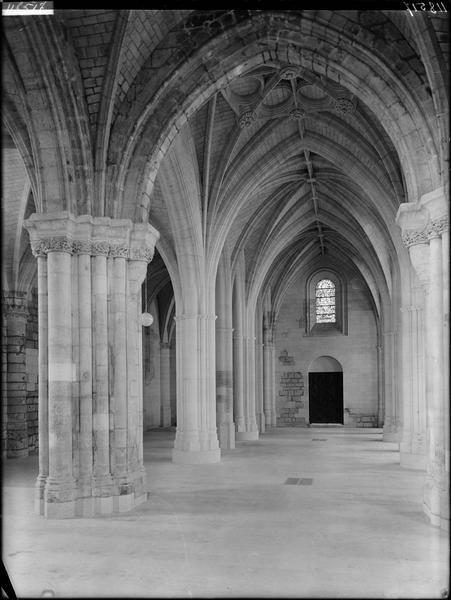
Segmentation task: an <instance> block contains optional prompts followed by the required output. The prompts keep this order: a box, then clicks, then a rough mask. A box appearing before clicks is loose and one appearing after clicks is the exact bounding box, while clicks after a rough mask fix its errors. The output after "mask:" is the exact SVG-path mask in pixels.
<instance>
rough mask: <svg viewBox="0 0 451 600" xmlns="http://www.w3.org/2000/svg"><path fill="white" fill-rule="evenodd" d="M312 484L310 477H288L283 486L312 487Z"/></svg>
mask: <svg viewBox="0 0 451 600" xmlns="http://www.w3.org/2000/svg"><path fill="white" fill-rule="evenodd" d="M312 483H313V479H312V478H311V477H288V479H287V480H286V481H285V485H312Z"/></svg>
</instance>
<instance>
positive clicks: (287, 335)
mask: <svg viewBox="0 0 451 600" xmlns="http://www.w3.org/2000/svg"><path fill="white" fill-rule="evenodd" d="M305 281H306V280H305V278H304V279H303V278H300V279H299V280H298V281H297V282H296V283H295V284H294V285H293V286H292V287H291V288H290V289H289V290H288V291H287V294H286V297H285V299H284V302H283V304H282V306H281V310H280V312H279V315H278V320H277V322H276V327H275V335H274V341H275V369H276V374H275V376H276V388H277V389H276V397H277V400H276V402H277V406H276V411H277V424H278V425H280V426H287V425H288V424H291V426H296V427H298V426H304V425H308V424H309V423H310V419H309V388H308V373H309V368H310V365H311V364H312V363H313V361H315V360H316V359H317V358H319V357H321V356H331V357H333V358H334V359H336V360H337V361H338V362H339V363H340V365H341V366H342V369H343V408H344V414H343V418H344V421H343V422H344V425H345V426H346V425H348V426H351V427H376V426H377V414H378V384H377V354H376V353H377V349H376V347H377V333H376V324H375V318H374V314H373V312H372V308H371V305H370V303H369V301H368V299H367V297H366V295H365V293H364V291H363V289H362V286H360V287H357V286H354V285H351V284H349V280H348V282H347V311H348V333H347V335H343V334H341V333H338V332H337V333H332V334H330V335H324V336H315V335H307V334H306V331H305V320H303V317H304V314H303V307H304V299H305ZM295 373H296V374H301V376H303V379H302V380H301V379H300V376H299V375H297V377H298V379H294V381H296V383H300V382H301V381H303V382H304V389H303V392H304V394H303V395H302V396H301V395H300V394H297V393H296V394H295V393H293V395H292V396H290V394H289V393H288V390H291V389H292V390H296V388H295V387H290V386H292V385H293V384H292V383H290V384H287V382H288V381H290V380H291V378H292V376H293V374H295ZM296 391H298V390H296ZM296 396H299V397H297V398H296V399H295V400H293V399H292V398H293V397H296ZM292 419H294V421H293V420H292ZM296 419H297V420H296Z"/></svg>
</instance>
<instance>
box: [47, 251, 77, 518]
mask: <svg viewBox="0 0 451 600" xmlns="http://www.w3.org/2000/svg"><path fill="white" fill-rule="evenodd" d="M71 260H72V257H71V255H70V254H69V253H67V252H49V254H48V256H47V282H48V413H49V420H48V424H49V425H48V426H49V448H50V450H51V451H50V452H49V476H48V479H47V484H46V487H45V492H44V498H45V510H46V516H57V517H64V516H72V514H73V512H74V506H73V504H74V502H75V480H74V478H73V471H72V380H73V363H72V331H71V328H72V323H71V295H72V282H71Z"/></svg>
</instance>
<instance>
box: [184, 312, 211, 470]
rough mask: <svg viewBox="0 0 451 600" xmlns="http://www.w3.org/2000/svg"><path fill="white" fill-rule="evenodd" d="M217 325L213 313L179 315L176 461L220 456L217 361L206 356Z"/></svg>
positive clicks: (200, 461) (202, 459)
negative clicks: (216, 423) (216, 397)
mask: <svg viewBox="0 0 451 600" xmlns="http://www.w3.org/2000/svg"><path fill="white" fill-rule="evenodd" d="M214 326H215V325H214V316H213V315H199V314H192V315H187V314H184V315H180V316H178V317H177V328H176V335H177V433H176V438H175V444H174V449H173V452H172V460H173V461H174V462H177V463H186V464H199V463H214V462H218V461H219V459H220V451H219V444H218V437H217V434H216V427H215V419H216V410H215V400H216V399H215V395H212V389H213V390H214V387H212V382H214V360H211V358H210V360H208V359H207V355H208V352H209V351H210V350H211V342H212V340H211V338H212V337H213V340H214ZM210 328H213V332H211V331H210ZM213 348H214V346H213ZM213 357H214V354H213ZM208 370H209V371H210V372H208Z"/></svg>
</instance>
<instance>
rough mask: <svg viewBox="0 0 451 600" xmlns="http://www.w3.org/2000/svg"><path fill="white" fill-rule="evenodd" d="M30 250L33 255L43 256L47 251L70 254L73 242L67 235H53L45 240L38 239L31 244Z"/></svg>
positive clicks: (72, 249)
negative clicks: (53, 236)
mask: <svg viewBox="0 0 451 600" xmlns="http://www.w3.org/2000/svg"><path fill="white" fill-rule="evenodd" d="M31 251H32V252H33V254H34V256H45V255H46V254H48V253H49V252H67V253H68V254H72V253H73V251H74V243H73V241H72V240H71V239H69V238H67V237H55V238H49V239H47V240H39V241H37V242H33V243H32V244H31Z"/></svg>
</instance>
